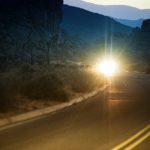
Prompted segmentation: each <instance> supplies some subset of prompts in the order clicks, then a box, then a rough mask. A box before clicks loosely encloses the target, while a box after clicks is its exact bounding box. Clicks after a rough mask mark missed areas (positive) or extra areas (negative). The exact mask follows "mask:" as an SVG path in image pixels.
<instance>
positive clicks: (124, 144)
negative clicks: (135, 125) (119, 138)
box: [112, 125, 150, 150]
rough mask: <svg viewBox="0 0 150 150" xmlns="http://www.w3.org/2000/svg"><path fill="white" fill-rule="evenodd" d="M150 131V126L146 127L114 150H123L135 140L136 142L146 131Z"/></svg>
mask: <svg viewBox="0 0 150 150" xmlns="http://www.w3.org/2000/svg"><path fill="white" fill-rule="evenodd" d="M149 129H150V125H148V126H146V127H145V128H144V129H142V130H140V131H139V132H138V133H136V134H135V135H134V136H132V137H131V138H129V139H127V140H126V141H124V142H123V143H121V144H120V145H118V146H116V147H115V148H113V149H112V150H119V149H121V148H123V147H124V146H126V145H127V144H129V143H131V142H132V141H133V140H135V139H136V138H137V137H139V136H140V135H142V134H143V133H144V132H145V131H147V130H149Z"/></svg>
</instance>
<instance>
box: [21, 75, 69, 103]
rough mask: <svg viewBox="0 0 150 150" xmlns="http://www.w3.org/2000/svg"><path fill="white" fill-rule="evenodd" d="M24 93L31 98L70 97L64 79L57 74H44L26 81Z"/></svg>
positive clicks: (55, 98)
mask: <svg viewBox="0 0 150 150" xmlns="http://www.w3.org/2000/svg"><path fill="white" fill-rule="evenodd" d="M22 94H23V95H24V96H25V97H28V98H30V99H42V100H44V99H45V100H50V99H54V100H62V101H65V100H67V99H68V96H67V92H66V91H65V87H64V85H63V83H62V81H61V80H60V79H59V78H58V77H57V76H56V75H52V74H50V75H42V76H39V77H35V78H33V79H31V80H29V81H28V82H27V83H25V84H24V85H23V87H22Z"/></svg>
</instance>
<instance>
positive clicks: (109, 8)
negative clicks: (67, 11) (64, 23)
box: [64, 0, 150, 20]
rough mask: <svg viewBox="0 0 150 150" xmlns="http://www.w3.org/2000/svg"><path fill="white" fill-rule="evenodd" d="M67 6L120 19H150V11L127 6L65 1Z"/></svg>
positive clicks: (78, 0)
mask: <svg viewBox="0 0 150 150" xmlns="http://www.w3.org/2000/svg"><path fill="white" fill-rule="evenodd" d="M64 3H65V4H67V5H71V6H75V7H79V8H83V9H86V10H89V11H91V12H96V13H99V14H103V15H106V16H110V17H113V18H119V19H127V20H137V19H140V18H142V19H147V18H150V9H138V8H135V7H131V6H126V5H96V4H93V3H88V2H85V1H82V0H64Z"/></svg>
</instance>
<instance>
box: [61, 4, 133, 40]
mask: <svg viewBox="0 0 150 150" xmlns="http://www.w3.org/2000/svg"><path fill="white" fill-rule="evenodd" d="M61 26H62V28H64V29H65V30H66V31H67V32H68V33H70V34H74V35H77V36H79V37H80V38H81V39H82V40H85V41H96V40H97V39H100V38H101V37H104V36H105V35H106V34H108V35H111V34H112V33H116V32H117V33H123V34H128V33H130V31H131V30H132V28H130V27H128V26H125V25H122V24H120V23H118V22H117V21H115V20H113V19H112V18H110V17H106V16H104V15H100V14H97V13H92V12H90V11H86V10H84V9H80V8H77V7H71V6H67V5H64V6H63V22H62V24H61Z"/></svg>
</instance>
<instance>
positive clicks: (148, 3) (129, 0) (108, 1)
mask: <svg viewBox="0 0 150 150" xmlns="http://www.w3.org/2000/svg"><path fill="white" fill-rule="evenodd" d="M84 1H87V2H91V3H95V4H101V5H129V6H133V7H137V8H141V9H146V8H150V0H84Z"/></svg>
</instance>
